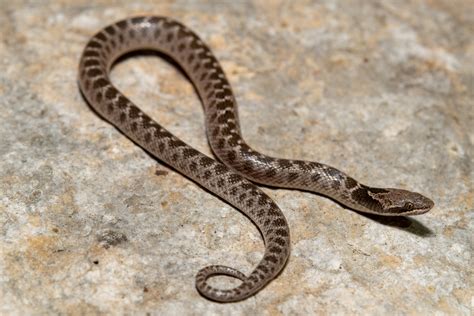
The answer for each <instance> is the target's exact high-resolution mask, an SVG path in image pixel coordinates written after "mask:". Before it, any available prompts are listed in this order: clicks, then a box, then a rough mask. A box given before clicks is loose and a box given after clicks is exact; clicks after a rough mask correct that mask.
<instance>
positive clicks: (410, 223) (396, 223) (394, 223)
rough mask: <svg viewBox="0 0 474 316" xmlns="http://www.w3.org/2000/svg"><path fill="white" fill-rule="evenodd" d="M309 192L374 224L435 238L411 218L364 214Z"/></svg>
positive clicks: (430, 231) (421, 224)
mask: <svg viewBox="0 0 474 316" xmlns="http://www.w3.org/2000/svg"><path fill="white" fill-rule="evenodd" d="M305 192H309V193H311V194H315V195H317V196H318V197H322V198H327V199H330V200H331V201H333V202H334V203H336V204H338V205H339V206H340V207H342V208H343V209H345V210H348V211H352V212H355V213H357V214H359V215H361V216H363V217H365V218H367V219H370V220H372V221H374V222H377V223H379V224H382V225H384V226H390V227H394V228H397V229H400V230H403V231H406V232H407V233H410V234H414V235H417V236H420V237H433V236H435V233H434V232H433V231H432V230H431V229H429V228H428V227H426V226H425V225H423V223H421V222H420V221H419V220H417V219H415V218H413V217H410V216H385V215H377V214H370V213H363V212H359V211H356V210H353V209H351V208H348V207H347V206H345V205H344V204H341V203H340V202H339V201H336V200H335V199H333V198H330V197H327V196H325V195H321V194H318V193H314V192H310V191H305Z"/></svg>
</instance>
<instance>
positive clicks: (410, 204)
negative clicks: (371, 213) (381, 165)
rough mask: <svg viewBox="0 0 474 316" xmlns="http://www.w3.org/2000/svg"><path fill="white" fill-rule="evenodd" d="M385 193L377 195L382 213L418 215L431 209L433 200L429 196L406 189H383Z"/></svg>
mask: <svg viewBox="0 0 474 316" xmlns="http://www.w3.org/2000/svg"><path fill="white" fill-rule="evenodd" d="M385 190H386V191H387V192H386V193H381V194H380V195H379V201H380V203H381V204H382V206H383V212H384V215H396V216H400V215H402V216H403V215H419V214H424V213H426V212H428V211H429V210H431V209H432V208H433V206H434V202H433V201H432V200H430V199H429V198H427V197H425V196H423V195H421V194H419V193H416V192H411V191H407V190H402V189H385Z"/></svg>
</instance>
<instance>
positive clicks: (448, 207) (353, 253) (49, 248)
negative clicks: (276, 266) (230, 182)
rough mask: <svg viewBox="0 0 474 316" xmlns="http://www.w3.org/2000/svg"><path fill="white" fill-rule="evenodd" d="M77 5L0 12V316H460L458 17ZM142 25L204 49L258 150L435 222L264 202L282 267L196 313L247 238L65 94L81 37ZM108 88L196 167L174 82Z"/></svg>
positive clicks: (140, 69) (186, 110)
mask: <svg viewBox="0 0 474 316" xmlns="http://www.w3.org/2000/svg"><path fill="white" fill-rule="evenodd" d="M157 2H158V1H157ZM90 3H91V2H90V1H85V0H78V1H50V2H49V3H48V2H46V1H41V2H35V1H12V2H9V3H7V2H5V3H3V4H2V7H1V9H0V28H1V34H2V35H1V37H0V67H1V69H2V71H1V72H0V100H1V101H0V102H1V111H0V123H1V124H0V314H73V315H74V314H75V315H79V314H82V315H86V314H87V315H94V314H146V313H150V314H154V315H184V314H208V315H220V314H226V315H227V314H232V315H249V314H251V313H253V314H260V315H279V314H281V315H308V314H361V315H367V314H377V315H383V314H425V315H433V314H436V315H469V314H470V313H472V308H473V306H472V295H473V284H474V279H473V271H472V261H471V256H472V250H473V249H472V247H473V244H472V231H473V228H474V227H473V223H474V220H473V208H474V207H473V204H474V193H473V178H474V174H473V168H472V161H473V143H474V133H473V128H472V126H473V123H474V119H473V116H474V114H473V105H474V104H473V100H474V87H473V82H474V75H473V73H474V63H473V62H472V61H473V60H474V41H473V37H472V30H473V28H474V14H473V6H472V3H471V1H469V0H458V1H451V0H431V1H401V0H397V1H381V2H377V1H363V0H358V1H357V0H356V1H342V0H341V1H255V2H244V1H235V2H231V1H219V2H192V1H174V2H162V1H159V4H154V3H153V2H150V1H143V2H141V3H140V1H119V2H114V3H115V4H108V1H98V2H96V5H91V4H90ZM144 13H146V14H159V15H168V16H172V17H174V18H176V19H178V20H180V21H183V22H184V23H185V24H187V25H188V26H189V27H191V28H192V29H194V30H195V31H196V32H197V33H198V34H200V36H201V37H202V38H203V39H204V40H205V41H206V42H207V43H208V44H209V45H210V46H211V47H212V49H213V50H214V52H215V54H216V55H217V56H218V58H219V60H220V61H221V63H222V65H223V67H224V69H225V70H226V72H227V75H228V77H229V79H230V82H231V83H232V85H233V88H234V92H235V93H236V95H237V99H238V102H239V104H240V118H241V121H242V122H241V125H242V129H243V134H244V136H245V137H246V139H247V140H248V142H249V144H251V145H252V146H253V147H255V148H256V149H258V150H260V151H262V152H265V153H267V154H270V155H274V156H280V157H288V158H301V159H307V160H318V161H321V162H325V163H328V164H330V165H333V166H335V167H338V168H340V169H341V170H344V171H346V172H347V173H349V174H351V175H353V176H354V177H355V178H357V179H359V180H361V181H362V182H364V183H367V184H371V185H375V186H386V187H400V188H406V189H412V190H414V191H419V192H421V193H424V194H425V195H427V196H429V197H431V198H432V199H433V200H434V201H435V203H436V207H435V208H434V209H433V210H432V211H431V212H430V213H428V214H425V215H423V216H420V217H413V218H380V217H377V216H366V215H362V214H358V213H355V212H352V211H350V210H347V209H344V208H342V207H341V206H340V205H338V204H336V203H334V202H333V201H331V200H329V199H327V198H324V197H322V196H317V195H315V194H311V193H307V192H299V191H290V190H284V189H271V188H264V190H265V191H266V192H267V193H268V194H269V195H270V196H271V197H273V198H274V199H275V201H276V202H277V203H278V205H279V206H280V207H281V208H282V210H283V211H284V213H285V215H286V216H287V218H288V221H289V224H290V228H291V237H292V253H291V257H290V260H289V262H288V264H287V266H286V268H285V269H284V271H283V272H282V273H281V275H280V276H279V277H278V278H277V279H276V280H274V281H273V282H271V283H270V284H269V285H268V286H267V287H266V288H265V289H263V290H262V291H261V292H259V293H258V294H257V295H256V296H254V297H252V298H250V299H248V300H246V301H243V302H239V303H235V304H216V303H213V302H209V301H207V300H205V299H204V298H202V297H201V296H199V294H198V293H197V291H196V290H195V288H194V275H195V273H196V272H197V271H198V270H199V269H200V268H202V267H203V266H205V265H209V264H216V263H219V264H226V265H230V266H233V267H235V268H238V269H239V270H241V271H244V272H249V271H251V269H252V268H253V267H254V266H255V265H256V264H257V263H258V261H259V260H260V258H261V256H262V253H263V243H262V240H261V237H260V235H259V233H258V231H257V229H256V228H255V227H254V226H253V225H252V223H251V222H249V221H248V220H247V219H246V218H245V217H244V216H243V215H242V214H241V213H239V212H238V211H236V210H235V209H233V208H232V207H230V206H229V205H227V204H225V203H223V202H222V201H221V200H219V199H218V198H216V197H214V196H212V195H210V194H209V193H208V192H206V191H204V190H203V189H202V188H200V187H199V186H197V185H196V184H194V183H193V182H191V181H189V180H188V179H187V178H185V177H183V176H182V175H180V174H178V173H176V172H175V171H173V170H172V169H169V168H168V167H167V166H165V165H163V164H162V163H160V162H159V161H156V160H154V159H153V158H152V157H150V156H149V155H147V154H146V153H145V152H144V151H143V150H141V149H140V148H138V147H137V146H135V145H134V144H133V143H132V142H131V141H129V140H128V139H127V138H126V137H124V136H123V135H122V134H120V133H119V132H118V131H117V130H116V129H114V128H113V127H112V126H111V125H109V124H108V123H106V122H105V121H103V120H101V119H100V118H98V116H97V115H96V114H95V113H94V112H93V111H92V110H91V109H90V108H89V107H88V106H87V105H86V103H85V101H84V99H83V98H82V97H81V95H80V93H79V90H78V87H77V82H76V78H77V63H78V59H79V56H80V53H81V51H82V49H83V47H84V45H85V43H86V41H87V39H88V38H89V36H91V35H92V34H93V33H94V32H96V31H97V30H98V29H99V28H101V27H103V26H105V25H106V24H108V23H111V22H114V21H116V20H118V19H121V18H123V17H127V16H131V15H137V14H144ZM112 77H113V81H114V83H115V84H116V85H117V86H118V87H119V88H120V89H121V90H122V91H124V93H125V94H127V95H128V96H130V98H131V99H132V100H133V101H135V102H136V103H137V104H138V105H139V106H140V107H141V108H143V109H145V110H146V111H147V112H148V113H149V114H150V115H151V116H153V117H154V118H156V119H157V120H158V121H159V122H160V123H161V124H163V125H164V126H166V127H167V128H168V129H169V130H171V131H172V132H173V133H175V134H176V135H177V136H179V137H181V138H182V139H183V140H185V141H186V142H188V143H190V144H191V145H192V146H194V147H196V148H197V149H199V150H201V151H203V152H205V153H207V154H211V153H210V149H209V147H208V145H207V141H206V138H205V131H204V123H203V122H204V115H203V113H202V108H201V105H200V102H199V99H198V98H197V96H196V94H195V91H194V89H193V88H192V85H191V84H190V83H189V82H188V81H187V80H186V79H185V78H184V77H183V76H182V75H181V74H180V72H179V71H177V70H176V69H175V68H174V66H172V65H171V64H169V63H167V62H166V61H164V60H163V59H160V58H158V57H156V56H153V55H143V56H134V57H132V58H129V59H126V60H124V61H122V62H121V63H119V64H118V65H117V66H116V67H115V68H114V70H113V73H112ZM212 282H213V283H214V284H216V285H218V286H221V287H231V286H232V285H235V284H236V282H232V280H228V279H226V278H220V279H217V280H212Z"/></svg>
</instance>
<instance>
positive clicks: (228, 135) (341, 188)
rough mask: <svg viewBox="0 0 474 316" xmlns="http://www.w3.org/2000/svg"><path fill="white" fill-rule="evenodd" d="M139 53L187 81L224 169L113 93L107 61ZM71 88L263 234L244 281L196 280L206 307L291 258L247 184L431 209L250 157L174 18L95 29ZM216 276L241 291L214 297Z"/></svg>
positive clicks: (211, 70)
mask: <svg viewBox="0 0 474 316" xmlns="http://www.w3.org/2000/svg"><path fill="white" fill-rule="evenodd" d="M142 49H151V50H157V51H160V52H162V53H164V54H165V55H168V56H170V57H171V58H172V59H173V60H174V61H176V62H177V63H178V64H179V65H180V66H181V67H182V69H183V70H184V71H185V73H186V74H187V75H188V76H189V78H190V80H191V81H192V83H193V84H194V86H195V87H196V90H197V92H198V94H199V96H200V97H201V99H202V102H203V106H204V111H205V116H206V130H207V135H208V138H209V143H210V145H211V148H212V150H213V152H214V154H215V155H216V156H217V157H218V158H219V159H220V160H221V161H222V162H223V163H219V162H217V161H215V160H214V159H211V158H209V157H208V156H206V155H204V154H202V153H200V152H198V151H197V150H195V149H193V148H192V147H190V146H189V145H187V144H185V143H184V142H182V141H181V140H180V139H178V138H177V137H175V136H174V135H172V134H171V133H170V132H168V131H167V130H166V129H164V128H163V127H162V126H161V125H159V124H158V123H157V122H155V121H154V120H153V119H151V118H150V117H149V116H148V115H147V114H145V113H144V112H142V111H141V110H140V109H139V108H138V107H137V106H136V105H134V104H133V103H132V102H131V101H130V100H129V99H127V98H126V97H125V96H124V95H122V94H121V93H120V92H119V91H118V90H117V89H116V88H115V87H114V86H113V85H112V83H111V82H110V79H109V71H110V68H111V66H112V64H113V62H114V61H115V60H117V58H118V57H120V56H122V55H123V54H125V53H127V52H130V51H135V50H142ZM79 86H80V89H81V91H82V93H83V95H84V96H85V98H86V99H87V101H88V102H89V104H90V105H91V106H92V107H93V109H94V110H95V111H96V112H97V113H98V114H99V115H100V116H102V117H103V118H104V119H106V120H107V121H109V122H110V123H112V124H113V125H115V126H116V127H117V128H118V129H119V130H120V131H122V132H123V133H124V134H125V135H126V136H128V137H129V138H130V139H132V140H133V141H134V142H136V143H137V144H138V145H140V146H141V147H143V148H144V149H146V150H147V151H148V152H149V153H151V154H152V155H154V156H156V157H157V158H158V159H159V160H161V161H163V162H165V163H166V164H168V165H170V166H172V167H173V168H175V169H176V170H178V171H179V172H181V173H182V174H184V175H186V176H188V177H189V178H191V179H192V180H194V181H196V182H197V183H199V184H200V185H202V186H203V187H205V188H206V189H208V190H209V191H211V192H213V193H214V194H216V195H218V196H219V197H221V198H222V199H224V200H225V201H227V202H228V203H230V204H231V205H233V206H234V207H236V208H237V209H239V210H241V211H242V212H243V213H244V214H246V215H247V216H248V217H249V218H250V219H251V220H252V221H253V222H254V223H255V224H256V226H257V227H258V229H259V230H260V232H261V233H262V236H263V239H264V243H265V253H264V256H263V258H262V260H261V261H260V263H259V264H258V265H257V267H255V269H254V270H253V271H252V272H251V273H250V274H249V275H248V276H247V275H244V274H243V273H241V272H239V271H237V270H235V269H233V268H230V267H226V266H222V265H213V266H208V267H205V268H203V269H201V270H200V271H199V272H198V274H197V275H196V288H197V290H198V291H199V292H200V293H201V295H203V296H204V297H206V298H208V299H211V300H214V301H219V302H233V301H239V300H243V299H246V298H248V297H250V296H252V295H254V294H255V293H256V292H258V291H259V290H260V289H261V288H262V287H264V286H265V285H266V284H268V283H269V282H270V281H271V280H272V279H273V278H274V277H275V276H276V275H277V274H278V273H279V272H280V271H281V269H282V268H283V266H284V265H285V263H286V261H287V259H288V256H289V254H290V233H289V227H288V223H287V221H286V219H285V217H284V215H283V213H282V212H281V210H280V209H279V207H278V206H277V205H276V204H275V203H274V202H273V201H272V200H271V199H270V198H269V197H268V196H267V195H266V194H265V193H264V192H262V191H261V190H260V189H259V188H258V187H257V186H255V185H254V184H253V183H252V182H250V181H248V180H247V179H249V180H251V181H253V182H257V183H262V184H266V185H271V186H277V187H286V188H296V189H302V190H307V191H313V192H316V193H320V194H323V195H326V196H329V197H331V198H333V199H335V200H337V201H339V202H340V203H342V204H344V205H346V206H348V207H349V208H352V209H354V210H357V211H361V212H367V213H375V214H379V215H415V214H422V213H425V212H427V211H429V210H430V209H431V208H432V207H433V205H434V204H433V202H432V201H431V200H430V199H428V198H426V197H424V196H422V195H420V194H418V193H414V192H410V191H406V190H401V189H386V188H373V187H369V186H366V185H363V184H361V183H359V182H357V181H356V180H355V179H353V178H352V177H350V176H348V175H346V174H344V173H343V172H341V171H339V170H337V169H335V168H333V167H330V166H327V165H324V164H321V163H318V162H309V161H300V160H287V159H279V158H274V157H269V156H266V155H264V154H261V153H259V152H257V151H255V150H253V149H252V148H251V147H250V146H248V145H247V144H246V143H245V141H244V140H243V138H242V135H241V131H240V126H239V119H238V113H237V104H236V101H235V98H234V95H233V93H232V90H231V87H230V84H229V82H228V80H227V78H226V76H225V74H224V71H223V69H222V67H221V66H220V65H219V62H218V61H217V60H216V58H215V57H214V55H213V54H212V52H211V50H210V49H209V48H208V47H207V46H206V44H204V43H203V41H201V39H200V38H199V37H198V36H197V35H196V34H195V33H194V32H192V31H191V30H190V29H189V28H187V27H186V26H184V25H183V24H181V23H179V22H177V21H175V20H173V19H170V18H167V17H158V16H144V17H134V18H129V19H125V20H121V21H118V22H116V23H114V24H112V25H109V26H107V27H105V28H104V29H102V30H100V31H99V32H98V33H97V34H95V35H94V36H93V37H92V38H91V39H90V40H89V42H88V43H87V45H86V47H85V49H84V51H83V53H82V56H81V59H80V65H79ZM246 178H247V179H246ZM215 275H227V276H231V277H234V278H237V279H239V280H241V284H240V285H239V286H237V287H235V288H232V289H225V290H222V289H217V288H215V287H212V286H210V285H209V284H208V282H207V280H208V279H209V278H210V277H212V276H215Z"/></svg>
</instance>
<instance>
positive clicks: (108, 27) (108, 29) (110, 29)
mask: <svg viewBox="0 0 474 316" xmlns="http://www.w3.org/2000/svg"><path fill="white" fill-rule="evenodd" d="M119 26H120V25H119ZM105 31H106V32H107V33H108V34H110V35H114V34H115V28H114V27H113V26H112V25H110V26H107V27H106V28H105Z"/></svg>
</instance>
